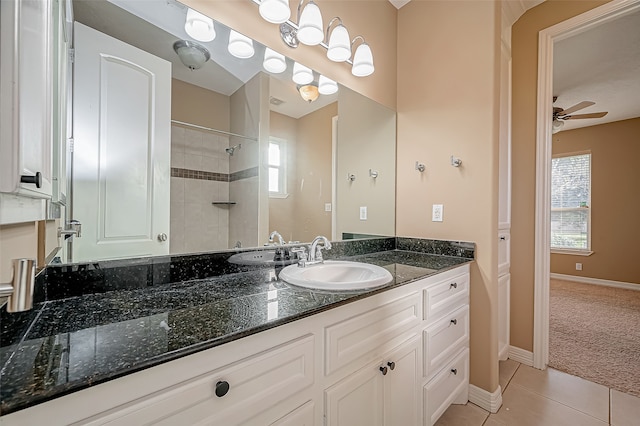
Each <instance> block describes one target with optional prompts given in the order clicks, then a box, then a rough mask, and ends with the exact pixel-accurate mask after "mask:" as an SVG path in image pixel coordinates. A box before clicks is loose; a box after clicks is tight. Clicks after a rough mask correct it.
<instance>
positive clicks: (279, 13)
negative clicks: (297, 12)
mask: <svg viewBox="0 0 640 426" xmlns="http://www.w3.org/2000/svg"><path fill="white" fill-rule="evenodd" d="M258 10H259V11H260V16H262V17H263V18H264V20H265V21H267V22H271V23H272V24H282V23H283V22H286V21H287V19H289V17H290V16H291V9H290V8H289V0H262V1H261V2H260V6H259V7H258Z"/></svg>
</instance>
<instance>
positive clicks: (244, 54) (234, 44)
mask: <svg viewBox="0 0 640 426" xmlns="http://www.w3.org/2000/svg"><path fill="white" fill-rule="evenodd" d="M227 48H228V50H229V53H231V54H232V55H233V56H235V57H236V58H240V59H247V58H250V57H252V56H253V54H254V53H255V50H254V49H253V40H251V39H250V38H249V37H247V36H245V35H243V34H240V33H239V32H237V31H234V30H230V31H229V46H228V47H227Z"/></svg>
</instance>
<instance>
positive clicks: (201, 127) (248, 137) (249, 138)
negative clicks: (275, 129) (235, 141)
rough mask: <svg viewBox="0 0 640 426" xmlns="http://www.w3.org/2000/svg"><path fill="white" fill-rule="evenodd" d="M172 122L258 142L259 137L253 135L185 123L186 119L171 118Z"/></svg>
mask: <svg viewBox="0 0 640 426" xmlns="http://www.w3.org/2000/svg"><path fill="white" fill-rule="evenodd" d="M171 122H172V123H174V124H179V125H181V126H187V127H193V128H195V129H200V130H207V131H209V132H215V133H222V134H223V135H227V136H236V137H238V138H242V139H248V140H250V141H254V142H258V138H253V137H251V136H244V135H240V134H238V133H232V132H226V131H224V130H218V129H213V128H211V127H204V126H199V125H197V124H191V123H185V122H184V121H178V120H171Z"/></svg>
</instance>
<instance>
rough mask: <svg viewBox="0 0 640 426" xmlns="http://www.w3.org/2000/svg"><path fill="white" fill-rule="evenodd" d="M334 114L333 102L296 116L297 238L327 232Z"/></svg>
mask: <svg viewBox="0 0 640 426" xmlns="http://www.w3.org/2000/svg"><path fill="white" fill-rule="evenodd" d="M337 114H338V103H337V102H334V103H332V104H329V105H327V106H326V107H324V108H321V109H319V110H317V111H314V112H312V113H311V114H307V115H305V116H304V117H301V118H300V119H299V120H298V137H297V143H296V164H297V173H296V183H295V185H294V188H291V190H290V192H291V193H292V194H293V196H294V211H295V213H294V214H295V215H296V220H295V225H294V226H295V228H294V236H295V239H296V240H297V241H312V240H313V239H314V238H315V237H316V236H318V235H324V236H327V237H329V236H330V235H331V212H325V211H324V205H325V203H330V202H331V137H332V136H331V120H332V118H333V117H334V116H336V115H337Z"/></svg>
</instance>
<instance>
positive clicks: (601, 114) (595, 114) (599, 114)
mask: <svg viewBox="0 0 640 426" xmlns="http://www.w3.org/2000/svg"><path fill="white" fill-rule="evenodd" d="M607 114H608V112H592V113H591V114H577V115H566V116H564V117H562V119H563V120H575V119H576V118H578V119H579V118H602V117H604V116H605V115H607Z"/></svg>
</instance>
